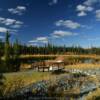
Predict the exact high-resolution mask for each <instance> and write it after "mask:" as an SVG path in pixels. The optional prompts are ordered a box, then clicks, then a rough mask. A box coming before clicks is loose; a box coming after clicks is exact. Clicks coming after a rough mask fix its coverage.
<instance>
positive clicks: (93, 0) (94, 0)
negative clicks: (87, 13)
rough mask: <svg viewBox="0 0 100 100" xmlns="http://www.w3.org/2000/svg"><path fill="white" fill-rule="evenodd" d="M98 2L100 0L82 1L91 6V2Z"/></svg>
mask: <svg viewBox="0 0 100 100" xmlns="http://www.w3.org/2000/svg"><path fill="white" fill-rule="evenodd" d="M98 2H100V0H86V1H85V2H84V5H87V6H92V5H93V4H95V3H98Z"/></svg>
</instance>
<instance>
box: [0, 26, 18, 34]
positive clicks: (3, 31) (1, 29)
mask: <svg viewBox="0 0 100 100" xmlns="http://www.w3.org/2000/svg"><path fill="white" fill-rule="evenodd" d="M7 31H9V32H10V33H11V34H12V33H14V34H15V33H16V32H17V30H14V29H9V28H6V27H0V33H6V32H7Z"/></svg>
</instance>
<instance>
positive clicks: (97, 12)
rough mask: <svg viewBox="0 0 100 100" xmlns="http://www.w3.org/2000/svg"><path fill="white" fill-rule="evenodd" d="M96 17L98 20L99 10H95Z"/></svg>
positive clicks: (99, 16) (99, 18)
mask: <svg viewBox="0 0 100 100" xmlns="http://www.w3.org/2000/svg"><path fill="white" fill-rule="evenodd" d="M96 18H97V20H100V10H96Z"/></svg>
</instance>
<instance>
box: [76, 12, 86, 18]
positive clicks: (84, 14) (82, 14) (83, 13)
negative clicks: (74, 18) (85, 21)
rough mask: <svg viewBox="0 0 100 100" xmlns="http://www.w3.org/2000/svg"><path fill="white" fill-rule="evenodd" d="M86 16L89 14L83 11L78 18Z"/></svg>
mask: <svg viewBox="0 0 100 100" xmlns="http://www.w3.org/2000/svg"><path fill="white" fill-rule="evenodd" d="M86 15H87V13H85V12H84V11H81V12H79V13H78V16H79V17H81V16H86Z"/></svg>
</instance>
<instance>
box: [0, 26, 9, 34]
mask: <svg viewBox="0 0 100 100" xmlns="http://www.w3.org/2000/svg"><path fill="white" fill-rule="evenodd" d="M8 30H9V29H7V28H5V27H0V32H4V33H5V32H7V31H8Z"/></svg>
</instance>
